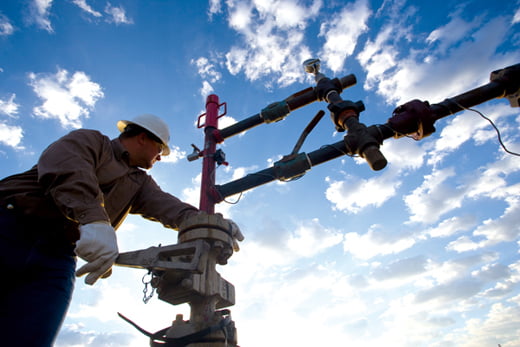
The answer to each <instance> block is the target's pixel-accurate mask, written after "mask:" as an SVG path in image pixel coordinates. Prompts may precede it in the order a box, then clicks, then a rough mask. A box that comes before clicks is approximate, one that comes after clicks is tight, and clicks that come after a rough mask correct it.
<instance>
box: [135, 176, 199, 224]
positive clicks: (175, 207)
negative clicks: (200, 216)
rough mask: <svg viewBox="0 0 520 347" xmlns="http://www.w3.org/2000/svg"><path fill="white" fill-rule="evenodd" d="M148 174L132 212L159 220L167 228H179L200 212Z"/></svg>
mask: <svg viewBox="0 0 520 347" xmlns="http://www.w3.org/2000/svg"><path fill="white" fill-rule="evenodd" d="M146 176H147V177H146V180H145V181H144V183H143V185H142V187H141V189H140V190H139V193H138V194H137V196H136V199H135V200H134V203H133V204H132V209H131V211H130V213H133V214H140V215H142V216H143V217H144V218H146V219H149V220H153V221H158V222H160V223H161V224H163V225H164V226H165V227H167V228H171V229H178V227H179V225H180V224H181V223H182V222H183V221H184V220H185V219H186V218H189V217H191V216H193V215H196V214H197V213H198V212H199V210H198V209H197V208H196V207H194V206H192V205H190V204H187V203H185V202H182V201H181V200H179V199H178V198H176V197H175V196H173V195H171V194H169V193H167V192H165V191H163V190H162V189H161V188H160V187H159V185H158V184H157V183H156V182H155V181H154V180H153V179H152V177H150V176H148V175H146Z"/></svg>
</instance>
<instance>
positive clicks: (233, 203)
mask: <svg viewBox="0 0 520 347" xmlns="http://www.w3.org/2000/svg"><path fill="white" fill-rule="evenodd" d="M243 193H244V192H240V195H239V196H238V198H237V201H228V200H226V199H224V200H222V201H224V202H225V203H226V204H230V205H236V204H238V202H239V201H240V199H242V194H243Z"/></svg>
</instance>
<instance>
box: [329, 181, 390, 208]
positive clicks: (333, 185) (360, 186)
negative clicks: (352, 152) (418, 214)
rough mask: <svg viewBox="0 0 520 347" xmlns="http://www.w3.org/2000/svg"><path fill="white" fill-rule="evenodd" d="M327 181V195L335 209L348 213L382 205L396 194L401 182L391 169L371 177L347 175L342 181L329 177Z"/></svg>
mask: <svg viewBox="0 0 520 347" xmlns="http://www.w3.org/2000/svg"><path fill="white" fill-rule="evenodd" d="M327 182H328V183H329V186H328V188H327V190H326V192H325V196H326V197H327V199H328V200H329V201H330V202H331V203H332V204H333V205H334V209H337V210H340V211H344V212H347V213H358V212H360V211H361V210H362V209H364V208H366V207H369V206H374V207H379V206H381V205H382V204H383V203H384V202H385V201H387V200H388V199H390V198H391V197H392V196H394V195H395V193H396V189H397V188H398V187H399V186H400V182H399V181H397V180H395V176H394V175H393V173H391V172H390V171H389V172H385V173H383V174H382V175H381V176H378V177H373V178H369V179H364V178H359V177H354V176H347V178H346V179H345V180H342V181H334V180H331V179H330V178H327Z"/></svg>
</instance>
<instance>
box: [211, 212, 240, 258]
mask: <svg viewBox="0 0 520 347" xmlns="http://www.w3.org/2000/svg"><path fill="white" fill-rule="evenodd" d="M215 214H216V215H218V216H220V217H222V219H224V220H225V221H226V222H227V223H229V230H230V231H231V236H232V238H233V250H234V251H235V252H238V251H239V250H240V247H239V246H238V241H243V240H244V235H242V232H241V231H240V228H239V227H238V225H237V224H236V223H235V222H233V221H232V220H231V219H225V218H224V217H223V216H222V214H221V213H215Z"/></svg>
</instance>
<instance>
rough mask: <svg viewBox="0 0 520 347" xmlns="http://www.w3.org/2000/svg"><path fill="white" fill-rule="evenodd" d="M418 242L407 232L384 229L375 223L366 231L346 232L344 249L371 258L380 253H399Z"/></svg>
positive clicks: (355, 254) (361, 256) (355, 255)
mask: <svg viewBox="0 0 520 347" xmlns="http://www.w3.org/2000/svg"><path fill="white" fill-rule="evenodd" d="M415 243H416V240H415V238H414V237H413V235H410V234H409V233H407V232H402V233H399V235H396V234H395V233H392V232H389V231H387V230H384V228H383V227H382V226H381V225H373V226H371V227H370V230H368V231H367V232H366V233H357V232H350V233H346V234H345V240H344V243H343V249H344V250H345V252H348V253H351V254H352V255H353V256H354V257H356V258H359V259H370V258H373V257H375V256H378V255H388V254H397V253H400V252H402V251H404V250H406V249H408V248H410V247H412V246H413V245H414V244H415Z"/></svg>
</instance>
